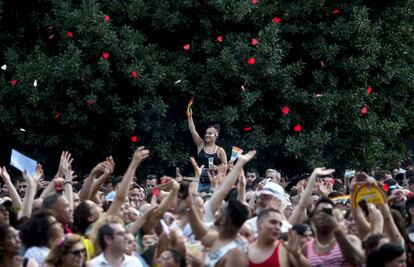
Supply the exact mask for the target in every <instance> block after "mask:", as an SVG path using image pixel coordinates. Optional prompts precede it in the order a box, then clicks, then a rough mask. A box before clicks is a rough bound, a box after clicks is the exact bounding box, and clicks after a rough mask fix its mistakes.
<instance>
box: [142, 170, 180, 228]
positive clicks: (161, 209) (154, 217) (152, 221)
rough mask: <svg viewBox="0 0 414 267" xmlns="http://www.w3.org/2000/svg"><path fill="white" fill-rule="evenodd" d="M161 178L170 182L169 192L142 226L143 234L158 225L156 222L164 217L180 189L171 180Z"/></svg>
mask: <svg viewBox="0 0 414 267" xmlns="http://www.w3.org/2000/svg"><path fill="white" fill-rule="evenodd" d="M163 178H164V179H168V180H170V184H171V190H170V192H169V193H168V195H167V196H166V197H164V198H163V199H162V201H161V203H160V205H159V206H158V208H157V209H156V210H155V212H154V213H153V214H151V216H149V218H148V220H147V222H146V223H145V225H144V226H143V229H144V232H145V233H148V232H149V231H151V230H152V229H153V228H154V226H155V225H156V224H157V223H158V221H159V220H160V219H161V218H162V217H163V216H164V213H165V212H167V211H168V209H169V207H170V206H171V203H174V202H175V200H176V198H177V194H178V190H179V189H180V185H179V184H178V182H177V181H175V180H174V179H173V178H171V177H167V176H163V177H162V178H161V179H163Z"/></svg>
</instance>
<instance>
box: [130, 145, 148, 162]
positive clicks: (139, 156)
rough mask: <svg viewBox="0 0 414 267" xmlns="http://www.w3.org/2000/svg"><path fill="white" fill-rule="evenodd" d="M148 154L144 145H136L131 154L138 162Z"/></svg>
mask: <svg viewBox="0 0 414 267" xmlns="http://www.w3.org/2000/svg"><path fill="white" fill-rule="evenodd" d="M149 155H150V151H149V150H148V149H145V147H143V146H140V147H138V148H137V149H136V150H135V152H134V155H133V159H134V160H135V161H137V162H138V164H140V163H141V162H143V161H144V160H145V159H146V158H148V157H149Z"/></svg>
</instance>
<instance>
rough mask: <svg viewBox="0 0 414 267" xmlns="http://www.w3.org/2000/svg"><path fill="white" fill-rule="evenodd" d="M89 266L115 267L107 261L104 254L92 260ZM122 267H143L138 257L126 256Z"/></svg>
mask: <svg viewBox="0 0 414 267" xmlns="http://www.w3.org/2000/svg"><path fill="white" fill-rule="evenodd" d="M89 265H90V267H113V266H112V264H111V263H110V262H108V261H107V260H106V259H105V256H104V254H103V253H101V254H99V256H98V257H96V258H93V259H92V260H90V261H89ZM121 267H142V263H141V261H140V260H139V259H138V258H137V257H134V256H129V255H124V261H123V262H122V264H121Z"/></svg>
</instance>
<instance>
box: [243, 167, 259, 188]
mask: <svg viewBox="0 0 414 267" xmlns="http://www.w3.org/2000/svg"><path fill="white" fill-rule="evenodd" d="M261 180H262V179H260V178H259V172H258V171H257V170H256V169H253V168H251V169H248V170H247V171H246V182H247V183H246V190H255V189H256V187H257V185H258V184H259V182H260V181H261Z"/></svg>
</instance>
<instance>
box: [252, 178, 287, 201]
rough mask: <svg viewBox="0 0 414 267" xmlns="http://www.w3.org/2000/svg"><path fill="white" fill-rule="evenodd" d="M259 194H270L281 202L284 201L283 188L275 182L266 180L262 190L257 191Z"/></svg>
mask: <svg viewBox="0 0 414 267" xmlns="http://www.w3.org/2000/svg"><path fill="white" fill-rule="evenodd" d="M261 194H266V195H271V196H273V197H276V198H278V199H280V200H281V201H282V203H286V197H285V190H284V189H283V187H282V186H281V185H279V184H277V183H274V182H267V183H266V184H265V185H264V187H263V190H261V191H260V192H259V195H261Z"/></svg>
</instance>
